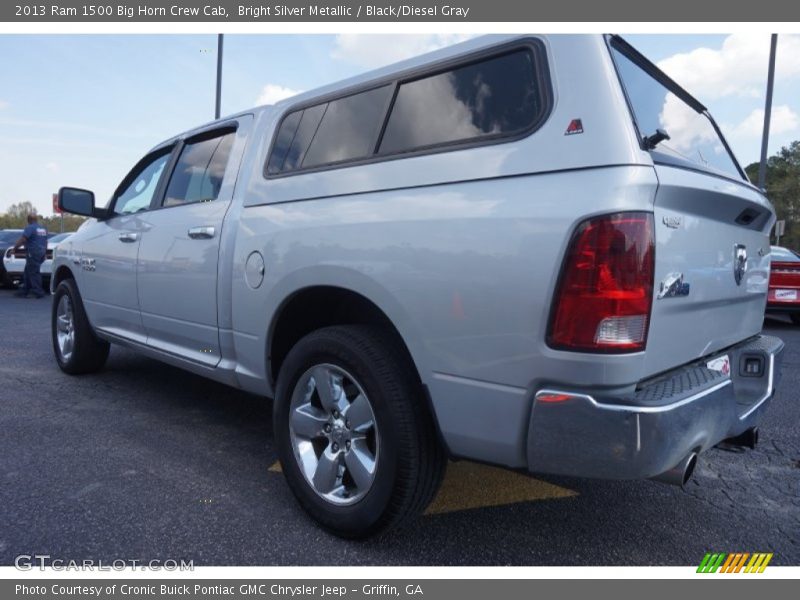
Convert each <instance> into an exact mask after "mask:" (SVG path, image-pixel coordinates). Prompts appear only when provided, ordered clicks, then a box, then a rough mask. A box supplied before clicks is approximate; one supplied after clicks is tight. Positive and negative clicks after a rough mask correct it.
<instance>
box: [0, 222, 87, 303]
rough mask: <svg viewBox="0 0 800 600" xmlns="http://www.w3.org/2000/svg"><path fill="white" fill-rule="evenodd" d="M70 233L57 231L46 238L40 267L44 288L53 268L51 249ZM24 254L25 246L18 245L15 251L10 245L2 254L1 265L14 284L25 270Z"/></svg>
mask: <svg viewBox="0 0 800 600" xmlns="http://www.w3.org/2000/svg"><path fill="white" fill-rule="evenodd" d="M71 235H72V232H70V233H59V234H57V235H54V236H53V237H51V238H50V239H48V240H47V255H46V256H45V259H44V262H43V263H42V269H41V273H42V286H43V287H44V288H45V289H47V287H48V285H49V281H50V273H52V269H53V250H55V249H56V246H58V245H59V244H60V243H61V242H63V241H64V240H66V239H67V238H68V237H69V236H71ZM25 256H26V250H25V246H20V247H19V248H18V249H17V251H16V252H15V251H14V247H13V246H12V247H10V248H8V249H7V250H6V251H5V253H4V254H3V266H5V268H6V273H8V279H9V280H10V281H11V282H12V283H13V284H14V285H19V284H20V283H21V282H22V275H23V273H24V272H25Z"/></svg>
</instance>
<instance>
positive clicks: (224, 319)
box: [52, 35, 783, 537]
mask: <svg viewBox="0 0 800 600" xmlns="http://www.w3.org/2000/svg"><path fill="white" fill-rule="evenodd" d="M59 203H60V206H61V208H62V209H63V210H66V211H69V212H72V213H75V214H80V215H87V216H91V217H93V219H91V220H89V221H88V222H87V223H86V224H85V225H84V226H83V227H81V229H80V231H79V232H78V233H76V234H75V235H73V236H72V237H71V238H70V239H69V240H68V241H66V242H65V243H63V244H61V245H60V246H59V247H58V250H57V253H56V256H55V259H54V266H53V277H52V289H53V292H54V294H55V296H54V301H53V312H52V332H53V333H52V337H53V348H54V351H55V356H56V360H57V361H58V364H59V365H60V367H61V369H63V370H64V371H65V372H67V373H70V374H79V373H89V372H94V371H97V370H99V369H100V368H102V366H103V364H104V362H105V360H106V357H107V356H108V352H109V344H110V343H114V344H121V345H125V346H128V347H131V348H134V349H136V350H139V351H141V352H143V353H145V354H147V355H149V356H151V357H154V358H157V359H159V360H162V361H164V362H167V363H170V364H172V365H175V366H178V367H181V368H184V369H188V370H189V371H192V372H194V373H197V374H199V375H203V376H205V377H209V378H211V379H214V380H217V381H221V382H224V383H227V384H229V385H231V386H233V387H236V388H240V389H244V390H247V391H250V392H252V393H254V394H258V395H260V396H264V397H270V398H274V429H275V445H276V447H277V452H278V457H279V459H280V461H281V464H282V467H283V473H284V474H285V477H286V480H287V482H288V484H289V486H290V487H291V489H292V491H293V492H294V494H295V495H296V497H297V499H298V500H299V502H300V503H301V504H302V506H303V507H304V508H305V509H306V510H307V511H308V513H309V514H310V515H311V516H312V517H313V518H315V519H316V520H317V521H318V522H319V523H320V524H321V525H323V526H324V527H325V528H327V529H328V530H330V531H333V532H335V533H337V534H339V535H342V536H348V537H364V536H368V535H372V534H376V533H378V532H381V531H386V530H387V529H389V528H391V527H392V526H395V525H397V524H398V523H400V522H402V521H404V520H406V519H408V518H409V517H413V516H414V515H417V514H419V513H420V512H421V511H423V510H424V509H425V507H426V506H427V504H428V503H429V502H430V501H431V500H432V499H433V497H434V495H435V494H436V492H437V489H438V486H439V484H440V482H441V480H442V477H443V473H444V470H445V465H446V461H447V460H448V458H454V459H456V458H461V459H473V460H478V461H483V462H487V463H492V464H496V465H501V466H504V467H508V468H512V469H518V470H525V471H528V472H532V473H552V474H565V475H573V476H581V477H600V478H620V479H622V478H627V479H644V478H655V479H661V480H664V481H667V482H671V483H675V484H678V485H682V484H683V483H685V482H686V480H687V479H688V478H689V477H690V476H691V474H692V470H693V468H694V465H695V462H696V459H697V456H698V454H699V453H701V452H703V451H704V450H707V449H709V448H710V447H712V446H714V445H716V444H719V443H720V442H723V441H724V442H726V443H728V444H735V445H737V446H753V445H754V444H755V443H756V441H757V437H758V430H757V424H758V422H759V419H760V418H761V415H762V413H763V412H764V410H765V409H766V407H767V404H768V402H769V400H770V398H771V397H772V395H773V393H774V390H775V386H776V384H777V381H778V377H779V373H780V364H779V363H780V357H781V351H782V349H783V343H782V342H781V341H780V340H779V339H777V338H774V337H768V336H764V335H760V332H761V327H762V319H763V315H764V307H765V302H766V298H767V288H768V279H769V269H770V245H769V238H768V232H769V231H770V228H771V227H772V225H773V223H774V220H775V215H774V211H773V209H772V207H771V205H770V204H769V202H768V201H767V199H766V198H765V197H764V195H763V194H762V193H761V192H760V191H759V190H758V189H757V188H756V187H754V186H753V185H751V183H750V182H749V181H748V179H747V177H746V175H745V174H744V172H743V171H742V168H741V167H740V165H739V164H738V163H737V162H736V159H735V158H734V156H733V154H732V153H731V150H730V148H729V147H728V144H727V143H726V141H725V139H724V137H723V136H722V135H721V133H720V130H719V127H718V126H717V125H716V123H715V122H714V120H713V119H712V118H711V116H710V115H709V113H708V111H707V110H706V109H705V107H704V106H703V105H702V104H701V103H700V102H699V101H697V100H696V99H695V98H693V97H692V96H691V95H689V94H688V93H687V92H686V91H684V90H683V89H682V88H681V87H679V86H678V85H677V84H676V83H675V82H674V81H672V80H671V79H670V78H669V77H667V76H666V75H665V74H664V73H663V72H661V71H659V70H658V68H656V67H655V66H654V65H653V64H651V63H650V62H649V61H648V60H647V59H646V58H644V57H643V56H642V55H641V54H640V53H638V52H637V51H636V50H635V49H633V48H632V47H631V46H630V45H629V44H628V43H626V42H625V41H624V40H623V39H621V38H619V37H617V36H601V35H596V36H594V35H591V36H590V35H576V36H572V35H553V36H534V35H530V36H490V37H484V38H478V39H474V40H471V41H468V42H465V43H463V44H460V45H457V46H453V47H451V48H447V49H444V50H440V51H437V52H434V53H431V54H428V55H426V56H423V57H419V58H416V59H412V60H408V61H405V62H402V63H399V64H397V65H394V66H391V67H387V68H383V69H380V70H377V71H374V72H371V73H368V74H366V75H363V76H360V77H356V78H353V79H349V80H347V81H344V82H342V83H339V84H335V85H330V86H327V87H324V88H321V89H319V90H316V91H312V92H308V93H304V94H301V95H299V96H296V97H294V98H291V99H288V100H285V101H282V102H280V103H278V104H276V105H274V106H265V107H261V108H255V109H253V110H249V111H245V112H242V113H240V114H235V115H232V116H230V117H227V118H224V119H221V120H219V121H215V122H213V123H210V124H208V125H204V126H202V127H199V128H197V129H194V130H192V131H188V132H186V133H183V134H181V135H178V136H176V137H174V138H172V139H169V140H167V141H165V142H164V143H162V144H159V145H158V146H156V147H155V148H154V149H153V150H151V151H150V152H149V153H148V154H147V155H146V156H145V157H144V158H143V159H142V160H141V161H139V163H138V164H136V166H135V167H134V168H133V169H132V170H131V172H130V174H129V175H128V176H127V177H125V179H124V180H123V181H122V183H121V184H120V185H119V187H118V188H117V190H116V192H115V193H114V194H113V196H112V198H111V200H110V201H109V202H108V204H107V205H106V206H105V207H98V206H96V205H95V199H94V195H93V194H92V193H91V192H89V191H86V190H82V189H78V188H62V189H61V191H60V197H59Z"/></svg>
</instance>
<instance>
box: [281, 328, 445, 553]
mask: <svg viewBox="0 0 800 600" xmlns="http://www.w3.org/2000/svg"><path fill="white" fill-rule="evenodd" d="M388 339H389V336H387V335H386V333H385V332H383V331H382V330H381V329H378V328H373V327H367V326H361V325H348V326H336V327H327V328H324V329H320V330H318V331H315V332H313V333H310V334H309V335H307V336H306V337H304V338H303V339H301V340H300V341H299V342H298V343H297V344H296V345H295V346H294V348H292V350H291V351H290V352H289V355H288V356H287V357H286V360H285V361H284V363H283V366H282V367H281V370H280V374H279V376H278V385H277V390H276V392H277V393H276V399H275V406H274V425H275V439H276V443H277V449H278V455H279V458H280V461H281V465H282V470H283V473H284V475H285V477H286V480H287V482H288V484H289V487H290V488H291V490H292V492H293V493H294V495H295V496H296V497H297V499H298V501H299V502H300V504H301V505H302V506H303V508H304V509H305V510H306V511H307V512H308V513H309V515H311V517H313V518H314V519H315V520H316V521H317V522H318V523H320V524H321V525H322V526H323V527H324V528H325V529H327V530H328V531H331V532H332V533H334V534H336V535H339V536H342V537H347V538H363V537H368V536H371V535H375V534H378V533H383V532H386V531H388V530H390V529H392V528H394V527H396V526H398V525H400V524H402V523H403V522H405V521H408V520H410V519H411V518H413V517H416V516H417V515H419V514H420V513H421V512H422V511H423V510H424V509H425V508H426V507H427V505H428V504H429V503H430V502H431V500H432V499H433V497H434V496H435V494H436V492H437V490H438V488H439V484H440V483H441V480H442V477H443V474H444V469H445V464H446V458H445V454H444V450H443V448H442V447H441V445H440V444H439V441H438V439H437V437H436V430H435V426H434V423H433V417H432V415H431V414H430V411H429V409H428V405H427V403H426V402H425V401H424V397H423V395H422V394H423V392H422V386H421V384H420V382H419V379H418V378H417V376H416V373H415V371H414V368H413V365H412V364H410V361H409V360H408V358H407V357H406V355H405V353H403V352H401V351H400V349H399V348H397V345H396V344H393V343H391V342H390V341H388Z"/></svg>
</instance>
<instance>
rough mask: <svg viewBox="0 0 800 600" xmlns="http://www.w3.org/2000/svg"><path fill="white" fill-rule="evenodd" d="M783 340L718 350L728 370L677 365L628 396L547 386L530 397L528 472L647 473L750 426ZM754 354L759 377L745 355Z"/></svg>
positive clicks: (761, 339)
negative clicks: (744, 370)
mask: <svg viewBox="0 0 800 600" xmlns="http://www.w3.org/2000/svg"><path fill="white" fill-rule="evenodd" d="M783 348H784V344H783V342H782V341H781V340H780V339H778V338H775V337H769V336H758V337H755V338H752V339H750V340H747V341H745V342H743V343H741V344H738V345H736V346H734V347H732V348H729V349H727V350H726V351H725V352H722V353H720V354H719V355H718V357H722V356H728V357H729V364H730V367H731V368H730V374H724V373H721V372H719V371H714V370H711V369H709V368H708V367H707V366H706V363H707V361H703V362H702V363H699V364H694V365H688V366H686V367H682V368H680V369H676V370H675V371H672V372H670V373H667V374H665V375H664V376H662V377H660V378H658V380H656V381H653V382H651V383H649V384H648V385H646V386H644V387H642V388H641V389H639V390H638V391H637V392H636V393H635V394H633V395H632V396H630V397H608V396H605V395H604V394H603V392H602V391H599V390H598V391H595V392H593V391H591V390H588V391H587V390H580V391H575V390H570V389H568V388H564V389H562V388H560V387H550V388H548V389H542V390H539V391H538V392H537V393H536V395H535V399H534V404H533V411H532V414H531V419H530V425H529V431H528V448H527V452H528V468H529V470H530V471H531V472H540V473H554V474H561V475H573V476H579V477H600V478H605V479H640V478H647V477H654V476H656V475H660V474H661V473H664V472H665V471H668V470H669V469H671V468H672V467H674V466H675V465H677V464H678V463H679V462H680V461H681V460H682V459H684V458H685V457H686V456H687V455H688V454H690V453H691V452H702V451H703V450H706V449H708V448H710V447H712V446H714V445H716V444H718V443H719V442H721V441H722V440H724V439H727V438H730V437H734V436H737V435H739V434H740V433H742V432H744V431H746V430H747V429H750V428H751V427H754V426H755V425H757V424H758V422H759V420H760V419H761V415H762V414H763V412H764V410H765V409H766V407H767V406H768V404H769V401H770V399H771V398H772V396H773V394H774V392H775V388H776V386H777V384H778V381H779V379H780V367H781V357H782V353H783ZM745 357H747V358H753V357H761V359H762V360H763V365H764V370H763V373H762V374H761V375H759V376H744V375H742V374H741V373H740V364H741V363H742V361H743V360H744V358H745Z"/></svg>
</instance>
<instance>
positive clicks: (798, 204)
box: [745, 140, 800, 250]
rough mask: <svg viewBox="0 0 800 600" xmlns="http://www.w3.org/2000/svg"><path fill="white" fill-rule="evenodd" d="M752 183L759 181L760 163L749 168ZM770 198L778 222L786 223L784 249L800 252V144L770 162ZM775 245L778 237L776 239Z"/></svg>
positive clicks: (771, 157) (768, 169)
mask: <svg viewBox="0 0 800 600" xmlns="http://www.w3.org/2000/svg"><path fill="white" fill-rule="evenodd" d="M745 171H747V176H748V177H750V180H751V181H758V163H753V164H750V165H747V167H746V168H745ZM766 185H767V196H768V197H769V199H770V201H771V202H772V204H773V205H774V206H775V212H777V213H778V219H785V220H786V232H785V234H784V235H783V236H781V246H786V247H787V248H792V249H793V250H800V140H798V141H794V142H792V143H791V144H789V145H788V146H784V147H783V148H781V149H780V151H779V152H778V153H777V154H774V155H772V156H770V157H769V158H768V159H767V182H766ZM772 241H773V243H774V242H775V236H774V235H773V236H772Z"/></svg>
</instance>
